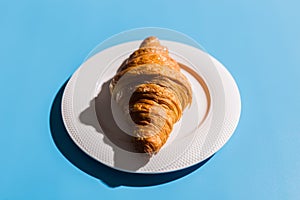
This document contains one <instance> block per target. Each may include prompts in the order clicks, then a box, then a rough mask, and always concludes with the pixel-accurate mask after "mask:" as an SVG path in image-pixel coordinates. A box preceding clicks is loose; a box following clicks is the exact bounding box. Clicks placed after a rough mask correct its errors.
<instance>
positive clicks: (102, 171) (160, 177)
mask: <svg viewBox="0 0 300 200" xmlns="http://www.w3.org/2000/svg"><path fill="white" fill-rule="evenodd" d="M66 84H67V81H66V82H65V83H64V84H63V86H62V87H61V88H60V89H59V91H58V93H57V94H56V96H55V98H54V100H53V103H52V107H51V111H50V117H49V123H50V131H51V136H52V139H53V141H54V143H55V145H56V147H57V148H58V150H59V151H60V152H61V153H62V155H63V156H64V157H65V158H66V159H67V160H68V161H69V162H71V163H72V164H73V165H74V166H76V167H77V168H78V169H80V170H81V171H83V172H85V173H87V174H88V175H90V176H93V177H95V178H97V179H99V180H101V181H102V182H103V183H104V184H106V185H107V186H108V187H118V186H134V187H142V186H154V185H159V184H163V183H167V182H171V181H174V180H177V179H179V178H181V177H184V176H186V175H188V174H190V173H192V172H193V171H195V170H197V169H199V168H200V167H201V166H203V165H204V164H205V163H206V162H207V161H208V160H210V159H211V158H212V157H213V156H211V157H209V158H207V159H206V160H204V161H202V162H200V163H198V164H196V165H193V166H191V167H188V168H185V169H182V170H178V171H174V172H167V173H160V174H141V173H129V172H123V171H119V170H117V169H114V168H111V167H108V166H106V165H104V164H102V163H100V162H98V161H96V160H95V159H93V158H92V157H90V156H89V155H87V154H86V153H84V152H83V151H82V150H81V149H80V148H79V147H78V146H77V145H76V144H75V143H74V142H73V140H72V139H71V138H70V136H69V134H68V132H67V130H66V128H65V126H64V123H63V120H62V115H61V102H62V96H63V92H64V89H65V86H66ZM84 117H86V116H83V118H84Z"/></svg>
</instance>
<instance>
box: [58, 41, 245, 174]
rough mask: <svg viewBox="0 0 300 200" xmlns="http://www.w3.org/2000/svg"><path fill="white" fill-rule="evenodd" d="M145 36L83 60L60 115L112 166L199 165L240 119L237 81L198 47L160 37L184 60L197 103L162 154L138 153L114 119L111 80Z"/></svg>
mask: <svg viewBox="0 0 300 200" xmlns="http://www.w3.org/2000/svg"><path fill="white" fill-rule="evenodd" d="M140 42H141V41H133V42H127V43H123V44H119V45H116V46H113V47H110V48H107V49H105V50H103V51H101V52H99V53H97V54H95V55H94V56H92V57H91V58H89V59H88V60H87V61H85V62H84V63H83V64H82V65H81V66H80V67H79V68H78V70H77V71H76V72H75V73H74V74H73V76H72V77H71V79H70V80H69V82H68V84H67V86H66V88H65V91H64V95H63V99H62V116H63V120H64V123H65V126H66V128H67V131H68V133H69V134H70V136H71V138H72V139H73V140H74V142H75V143H76V144H77V145H78V146H79V147H80V148H81V149H82V150H83V151H84V152H85V153H87V154H88V155H89V156H91V157H92V158H94V159H96V160H98V161H99V162H101V163H103V164H105V165H107V166H110V167H112V168H115V169H118V170H122V171H127V172H136V173H163V172H170V171H176V170H180V169H183V168H186V167H190V166H192V165H194V164H197V163H199V162H201V161H203V160H205V159H206V158H208V157H210V156H211V155H213V154H214V153H216V152H217V151H218V150H219V149H220V148H221V147H222V146H223V145H224V144H225V143H226V142H227V141H228V140H229V138H230V137H231V135H232V134H233V132H234V130H235V128H236V126H237V124H238V120H239V116H240V110H241V102H240V95H239V91H238V88H237V85H236V83H235V81H234V79H233V78H232V76H231V75H230V73H229V72H228V71H227V70H226V69H225V67H224V66H223V65H222V64H221V63H220V62H218V61H217V60H216V59H214V58H213V57H212V56H210V55H209V54H207V53H205V52H203V51H202V50H199V49H197V48H195V47H192V46H188V45H185V44H182V43H178V42H173V41H165V40H164V41H161V43H162V44H163V45H165V46H167V47H168V49H169V51H170V54H171V56H172V57H173V58H175V59H176V60H177V61H178V62H180V63H182V72H183V73H184V74H185V75H186V76H187V78H188V79H189V80H190V82H191V85H192V90H193V103H192V105H191V106H190V108H187V109H186V110H185V111H184V113H183V116H182V118H181V120H180V121H179V122H178V123H176V125H175V126H174V130H173V131H172V133H171V135H170V137H169V139H168V141H167V143H166V144H165V145H164V146H163V148H162V149H161V150H160V151H159V153H158V154H156V155H155V156H152V157H151V158H150V159H149V156H148V155H146V154H142V153H137V152H135V151H134V148H133V147H132V143H131V141H130V137H129V136H128V135H126V134H123V133H122V131H120V128H118V126H117V125H116V122H115V121H114V118H113V115H112V112H111V107H110V102H111V101H110V96H109V91H108V83H109V80H110V79H111V78H112V77H113V76H114V74H115V73H116V70H117V69H118V67H119V66H120V64H121V63H122V62H123V61H124V59H125V58H127V57H128V56H129V55H130V54H131V53H132V52H133V51H134V50H136V49H137V48H138V46H139V44H140Z"/></svg>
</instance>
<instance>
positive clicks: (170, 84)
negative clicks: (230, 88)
mask: <svg viewBox="0 0 300 200" xmlns="http://www.w3.org/2000/svg"><path fill="white" fill-rule="evenodd" d="M110 91H111V94H112V98H113V99H114V100H115V101H116V102H117V104H118V105H119V107H120V108H121V110H122V111H121V112H124V113H127V115H126V114H125V115H126V118H127V119H128V120H129V121H131V122H132V123H131V124H130V123H129V124H130V126H131V127H132V129H130V132H131V133H129V134H131V135H132V136H133V138H134V144H135V147H136V150H137V151H138V152H143V153H147V154H149V155H153V154H156V153H157V152H158V151H159V150H160V149H161V148H162V146H163V145H164V144H165V143H166V141H167V139H168V137H169V135H170V133H171V131H172V129H173V126H174V124H175V123H176V122H177V121H178V120H179V119H180V118H181V116H182V112H183V110H184V109H185V108H186V107H187V106H188V105H190V104H191V101H192V89H191V85H190V83H189V81H188V79H187V78H186V77H185V76H184V75H183V74H182V73H181V72H180V66H179V64H178V63H177V62H176V61H175V60H174V59H172V58H171V57H170V56H169V52H168V49H167V48H166V47H164V46H162V45H161V44H160V41H159V40H158V38H156V37H154V36H151V37H148V38H146V39H145V40H144V41H143V42H142V43H141V45H140V47H139V49H137V50H136V51H134V52H133V53H132V54H131V55H130V56H129V58H127V59H126V60H125V61H124V62H123V63H122V64H121V66H120V67H119V69H118V71H117V73H116V74H115V76H114V77H113V78H112V80H111V82H110Z"/></svg>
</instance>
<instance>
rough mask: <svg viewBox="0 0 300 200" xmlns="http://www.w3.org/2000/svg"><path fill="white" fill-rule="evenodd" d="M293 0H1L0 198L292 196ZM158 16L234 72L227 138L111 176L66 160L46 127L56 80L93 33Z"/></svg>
mask: <svg viewBox="0 0 300 200" xmlns="http://www.w3.org/2000/svg"><path fill="white" fill-rule="evenodd" d="M299 7H300V3H299V2H298V1H296V0H294V1H291V0H285V1H283V0H281V1H279V0H272V1H271V0H264V1H258V0H253V1H237V0H235V1H233V0H229V1H190V0H185V1H183V2H179V1H178V2H175V1H157V0H156V1H130V0H129V1H116V0H112V1H105V2H104V1H96V0H86V1H74V0H73V1H70V0H66V1H57V0H51V1H50V0H44V1H37V0H27V1H15V0H10V1H8V0H7V1H6V0H1V1H0V27H1V29H0V58H1V62H0V63H1V64H0V67H1V73H0V91H1V104H0V110H1V114H0V121H1V140H0V144H1V145H0V155H1V165H0V176H1V178H0V199H129V198H130V199H143V200H146V199H196V198H197V199H273V200H274V199H299V198H300V190H299V188H300V172H299V170H300V154H299V147H300V123H299V119H300V117H299V113H300V104H299V102H300V92H299V91H300V53H299V46H300V37H299V36H300V20H299V18H300V13H299ZM145 26H158V27H164V28H170V29H174V30H177V31H180V32H183V33H185V34H187V35H189V36H191V37H192V38H194V39H195V40H196V41H198V42H199V43H200V44H201V45H203V46H204V47H205V49H206V50H207V51H208V52H209V53H210V54H212V55H213V56H215V57H216V58H217V59H219V60H220V61H221V62H222V63H223V64H224V65H225V66H226V67H227V68H228V70H229V71H230V72H231V73H232V75H233V76H234V78H235V79H236V82H237V83H238V86H239V88H240V93H241V97H242V114H241V119H240V123H239V125H238V127H237V129H236V131H235V134H234V135H233V137H232V138H231V139H230V141H229V142H228V143H227V144H226V145H225V146H224V147H223V148H222V149H221V150H220V151H219V152H218V153H217V154H215V156H213V157H212V158H211V159H210V160H209V161H208V162H207V163H205V164H204V165H203V166H201V167H200V168H198V169H197V170H195V171H193V172H191V173H189V174H188V175H186V176H182V177H181V178H178V179H176V180H173V181H170V182H168V183H164V184H158V185H154V186H147V187H134V186H128V185H127V186H126V185H125V186H117V187H111V186H110V185H109V184H106V183H105V182H104V181H103V180H101V179H98V178H96V177H95V176H93V175H90V174H88V173H86V172H85V171H84V170H81V169H80V168H78V167H77V166H76V165H74V164H72V162H70V161H69V160H68V159H67V158H66V156H64V155H63V154H62V152H61V151H60V150H59V149H58V147H57V145H55V142H54V140H53V136H52V134H51V131H50V128H51V127H50V125H49V124H50V123H49V119H50V114H51V108H52V105H53V102H54V99H55V97H56V95H57V94H58V92H59V90H60V88H62V86H63V84H64V83H65V81H67V79H68V78H69V77H70V75H71V74H72V73H73V72H74V71H75V70H76V68H77V67H78V66H79V65H80V64H81V63H82V61H83V60H84V58H85V57H86V56H87V54H88V53H89V52H90V51H91V50H92V49H93V48H94V47H95V46H96V45H97V44H98V43H100V42H101V41H103V40H105V39H107V38H108V37H110V36H111V35H113V34H116V33H119V32H121V31H124V30H128V29H132V28H138V27H145Z"/></svg>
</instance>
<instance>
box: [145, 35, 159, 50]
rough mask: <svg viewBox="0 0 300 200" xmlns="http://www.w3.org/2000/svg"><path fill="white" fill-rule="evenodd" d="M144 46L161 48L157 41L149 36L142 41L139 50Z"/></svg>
mask: <svg viewBox="0 0 300 200" xmlns="http://www.w3.org/2000/svg"><path fill="white" fill-rule="evenodd" d="M145 46H161V45H160V42H159V39H158V38H157V37H155V36H149V37H147V38H146V39H144V40H143V42H142V43H141V45H140V48H142V47H145Z"/></svg>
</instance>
